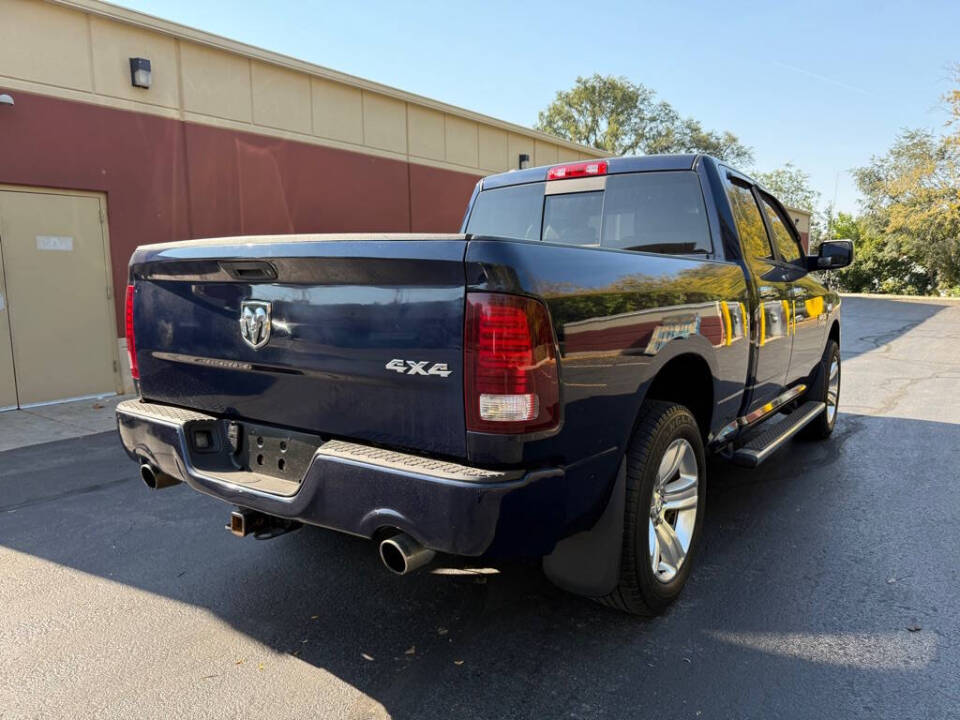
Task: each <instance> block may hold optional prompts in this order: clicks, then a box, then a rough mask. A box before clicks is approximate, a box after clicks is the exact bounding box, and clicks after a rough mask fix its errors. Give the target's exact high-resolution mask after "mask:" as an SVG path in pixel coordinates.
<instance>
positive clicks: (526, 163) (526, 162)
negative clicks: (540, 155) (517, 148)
mask: <svg viewBox="0 0 960 720" xmlns="http://www.w3.org/2000/svg"><path fill="white" fill-rule="evenodd" d="M518 159H519V161H520V162H519V168H520V169H521V170H526V169H527V168H528V167H530V156H529V155H527V153H520V157H519V158H518Z"/></svg>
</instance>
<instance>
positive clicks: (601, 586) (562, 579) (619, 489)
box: [543, 458, 627, 597]
mask: <svg viewBox="0 0 960 720" xmlns="http://www.w3.org/2000/svg"><path fill="white" fill-rule="evenodd" d="M626 496H627V464H626V458H624V460H623V461H622V462H621V463H620V469H619V470H618V471H617V480H616V482H615V483H614V485H613V491H612V492H611V493H610V500H609V502H608V503H607V507H606V509H605V510H604V511H603V515H601V516H600V519H599V520H597V523H596V525H594V526H593V527H592V528H590V529H589V530H585V531H583V532H580V533H577V534H576V535H571V536H570V537H568V538H566V539H565V540H561V541H560V542H559V543H557V547H556V548H555V549H554V551H553V552H552V553H551V554H549V555H547V556H546V557H544V558H543V572H544V574H545V575H546V576H547V578H549V580H550V582H552V583H553V584H554V585H556V586H557V587H559V588H562V589H564V590H566V591H568V592H572V593H575V594H577V595H585V596H587V597H601V596H603V595H607V594H608V593H611V592H613V589H614V588H615V587H616V586H617V583H618V582H619V580H620V555H621V553H622V551H623V514H624V508H625V505H626Z"/></svg>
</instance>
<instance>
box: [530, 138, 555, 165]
mask: <svg viewBox="0 0 960 720" xmlns="http://www.w3.org/2000/svg"><path fill="white" fill-rule="evenodd" d="M557 162H559V161H558V160H557V146H556V145H554V144H553V143H548V142H543V141H541V140H537V141H536V142H535V143H534V146H533V164H534V165H555V164H556V163H557Z"/></svg>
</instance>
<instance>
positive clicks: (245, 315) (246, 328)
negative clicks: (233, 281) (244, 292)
mask: <svg viewBox="0 0 960 720" xmlns="http://www.w3.org/2000/svg"><path fill="white" fill-rule="evenodd" d="M240 337H242V338H243V341H244V342H245V343H246V344H247V345H249V346H250V347H252V348H253V349H254V350H259V349H260V348H262V347H263V346H264V345H266V344H267V342H268V341H269V340H270V303H268V302H265V301H263V300H244V301H243V302H241V303H240Z"/></svg>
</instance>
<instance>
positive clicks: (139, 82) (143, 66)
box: [130, 57, 153, 88]
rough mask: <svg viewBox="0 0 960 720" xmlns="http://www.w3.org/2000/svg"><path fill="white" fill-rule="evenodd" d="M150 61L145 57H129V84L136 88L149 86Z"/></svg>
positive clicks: (150, 77) (150, 74)
mask: <svg viewBox="0 0 960 720" xmlns="http://www.w3.org/2000/svg"><path fill="white" fill-rule="evenodd" d="M152 79H153V78H152V73H151V72H150V61H149V60H148V59H147V58H137V57H134V58H130V84H131V85H133V86H134V87H138V88H149V87H150V82H151V80H152Z"/></svg>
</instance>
